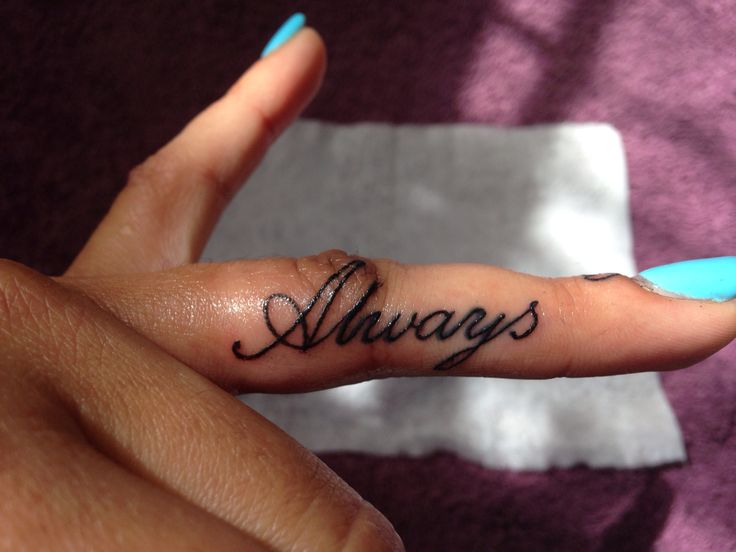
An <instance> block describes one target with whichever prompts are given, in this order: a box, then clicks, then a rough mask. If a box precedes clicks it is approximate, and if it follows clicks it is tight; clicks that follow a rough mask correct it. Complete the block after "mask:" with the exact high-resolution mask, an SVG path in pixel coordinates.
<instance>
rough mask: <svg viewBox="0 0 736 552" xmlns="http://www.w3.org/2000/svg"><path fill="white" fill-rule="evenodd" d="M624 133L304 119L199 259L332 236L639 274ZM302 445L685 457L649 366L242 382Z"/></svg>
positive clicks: (262, 252)
mask: <svg viewBox="0 0 736 552" xmlns="http://www.w3.org/2000/svg"><path fill="white" fill-rule="evenodd" d="M631 236H632V234H631V226H630V215H629V205H628V185H627V179H626V164H625V157H624V151H623V146H622V142H621V138H620V136H619V134H618V133H617V132H616V130H615V129H613V128H612V127H611V126H609V125H605V124H560V125H550V126H540V127H530V128H521V129H501V128H494V127H486V126H474V125H424V126H391V125H385V124H359V125H350V126H340V125H332V124H326V123H321V122H316V121H300V122H298V123H297V124H296V125H294V126H293V127H292V128H291V129H289V130H288V131H287V133H286V134H285V135H284V136H283V137H282V138H281V139H279V141H278V142H277V143H276V144H275V145H274V147H273V149H272V150H271V151H270V152H269V154H268V156H267V158H266V160H265V162H264V163H263V165H262V166H261V167H260V168H259V169H258V171H257V172H256V173H255V174H254V176H253V177H252V178H251V179H250V181H249V183H248V184H247V186H246V187H245V188H244V189H243V190H242V191H241V192H240V193H239V194H238V196H237V197H236V198H235V200H234V201H233V203H232V204H231V205H230V207H229V208H228V209H227V211H226V212H225V214H224V216H223V218H222V220H221V222H220V224H219V225H218V227H217V229H216V230H215V233H214V235H213V237H212V239H211V240H210V243H209V244H208V246H207V249H206V250H205V253H204V259H205V260H218V261H219V260H227V259H233V258H241V257H260V256H271V255H304V254H312V253H317V252H319V251H322V250H325V249H331V248H340V249H345V250H347V251H348V252H351V253H358V254H360V255H364V256H377V257H390V258H394V259H397V260H400V261H404V262H414V263H428V262H481V263H490V264H495V265H499V266H503V267H506V268H511V269H514V270H519V271H523V272H530V273H533V274H538V275H545V276H558V275H572V274H582V273H596V272H610V271H617V272H621V273H624V274H632V273H634V272H635V266H634V260H633V257H632V237H631ZM241 398H242V400H244V401H245V402H246V403H247V404H249V405H250V406H252V407H253V408H255V409H256V410H258V411H259V412H260V413H261V414H263V415H264V416H266V417H267V418H269V419H270V420H272V421H273V422H275V423H276V424H277V425H279V426H280V427H282V428H283V429H284V430H285V431H287V432H288V433H289V434H291V435H292V436H293V437H295V438H296V439H297V440H298V441H300V442H301V443H303V444H304V445H306V446H307V447H309V448H311V449H312V450H315V451H318V452H323V451H362V452H368V453H377V454H412V455H421V454H425V453H430V452H434V451H437V450H450V451H455V452H457V453H458V454H460V455H462V456H464V457H466V458H469V459H473V460H476V461H478V462H480V463H482V464H484V465H486V466H489V467H496V468H516V469H545V468H549V467H566V466H572V465H576V464H585V465H588V466H592V467H627V468H633V467H640V466H652V465H657V464H663V463H670V462H676V461H682V460H683V459H684V458H685V451H684V446H683V443H682V437H681V434H680V431H679V427H678V425H677V421H676V419H675V417H674V415H673V412H672V410H671V408H670V406H669V404H668V403H667V399H666V397H665V395H664V393H663V391H662V388H661V386H660V383H659V377H658V376H657V375H656V374H651V373H645V374H635V375H629V376H618V377H607V378H585V379H558V380H550V381H518V380H505V379H483V378H464V377H454V378H453V377H451V378H436V377H432V378H430V377H427V378H395V379H388V380H380V381H372V382H365V383H360V384H356V385H349V386H344V387H340V388H336V389H331V390H326V391H318V392H312V393H305V394H296V395H259V394H252V395H248V396H243V397H241Z"/></svg>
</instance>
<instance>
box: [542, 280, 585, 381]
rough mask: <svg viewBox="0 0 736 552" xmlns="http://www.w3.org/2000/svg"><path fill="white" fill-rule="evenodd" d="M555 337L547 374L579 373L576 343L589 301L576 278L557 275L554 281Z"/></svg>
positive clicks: (579, 338) (583, 324) (583, 329)
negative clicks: (552, 361) (551, 368)
mask: <svg viewBox="0 0 736 552" xmlns="http://www.w3.org/2000/svg"><path fill="white" fill-rule="evenodd" d="M554 299H555V305H556V311H557V312H556V313H555V314H556V317H555V318H556V319H557V322H558V326H559V332H560V334H559V338H558V339H556V340H555V357H556V359H557V360H556V362H555V369H554V373H553V374H552V375H551V377H575V376H577V375H579V373H580V368H581V367H580V365H579V364H580V362H579V358H580V356H581V355H580V353H581V350H580V347H581V344H582V343H583V342H584V339H583V332H584V331H585V327H586V324H585V320H586V318H587V317H588V316H589V313H590V309H591V304H590V300H589V293H588V290H587V289H586V287H585V286H584V285H583V283H582V282H581V281H580V279H578V278H561V279H559V280H556V281H555V284H554Z"/></svg>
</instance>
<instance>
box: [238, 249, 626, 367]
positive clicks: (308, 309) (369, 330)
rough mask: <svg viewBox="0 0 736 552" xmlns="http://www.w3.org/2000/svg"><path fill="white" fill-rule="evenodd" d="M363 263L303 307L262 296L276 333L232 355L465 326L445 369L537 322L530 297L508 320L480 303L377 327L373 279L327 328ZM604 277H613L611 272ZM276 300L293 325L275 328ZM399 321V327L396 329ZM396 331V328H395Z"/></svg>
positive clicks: (438, 333)
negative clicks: (462, 342) (370, 303)
mask: <svg viewBox="0 0 736 552" xmlns="http://www.w3.org/2000/svg"><path fill="white" fill-rule="evenodd" d="M364 266H365V261H360V260H356V261H351V262H349V263H348V264H346V265H345V266H343V267H342V268H341V269H340V270H338V271H337V272H335V273H334V274H333V275H332V276H330V277H329V278H328V279H327V280H326V281H325V283H324V284H323V285H322V287H321V288H320V289H319V290H318V291H317V293H316V294H315V295H314V297H312V298H311V299H310V300H309V302H308V303H307V305H306V306H305V307H303V308H302V307H300V305H299V303H298V302H297V301H296V300H295V299H293V298H292V297H290V296H288V295H286V294H284V293H274V294H272V295H270V296H268V297H267V298H266V299H265V300H264V301H263V306H262V312H263V319H264V322H265V324H266V327H267V328H268V331H269V332H271V335H272V336H273V338H274V339H273V341H272V342H271V343H269V344H268V345H266V346H265V347H263V348H262V349H260V350H258V351H256V352H255V353H250V354H247V353H245V352H243V351H242V343H241V341H240V340H238V341H235V342H233V346H232V351H233V354H234V355H235V357H236V358H238V359H240V360H252V359H256V358H259V357H261V356H263V355H265V354H266V353H267V352H269V351H270V350H272V349H273V348H275V347H276V346H278V345H283V346H285V347H290V348H292V349H297V350H299V351H302V352H305V351H308V350H309V349H312V348H314V347H316V346H317V345H319V344H320V343H322V342H323V341H325V340H326V339H328V338H329V337H330V336H332V335H334V336H335V337H334V339H335V343H336V344H338V345H347V344H348V343H350V342H351V341H353V340H354V339H355V338H356V337H358V335H360V342H361V343H365V344H371V343H375V342H376V341H379V340H383V341H384V342H386V343H394V342H395V341H398V340H399V339H401V338H402V337H404V336H405V335H406V334H407V333H409V332H413V333H414V337H415V339H417V340H419V341H427V340H429V339H432V338H433V337H434V338H435V339H437V340H438V341H446V340H448V339H450V338H452V337H453V336H455V335H456V334H457V333H458V332H459V331H460V330H464V331H463V336H464V338H465V340H466V341H468V342H471V344H470V345H469V346H468V347H465V348H463V349H461V350H459V351H457V352H455V353H453V354H451V355H450V356H448V357H447V358H445V359H444V360H442V361H440V362H439V363H437V364H436V365H435V366H434V369H435V370H449V369H451V368H454V367H455V366H458V365H459V364H461V363H463V362H465V361H466V360H467V359H468V358H470V357H471V356H473V355H474V354H475V353H476V352H477V351H478V349H480V348H481V347H482V346H483V345H486V344H487V343H490V342H491V341H493V340H494V339H497V338H498V337H500V336H502V335H504V334H507V335H509V336H510V337H511V338H512V339H514V340H519V339H524V338H526V337H528V336H530V335H531V334H532V333H533V332H534V330H535V329H536V327H537V325H538V323H539V316H538V314H537V310H536V308H537V306H538V305H539V302H538V301H532V302H531V303H529V306H528V308H527V309H526V310H525V311H524V312H522V313H521V314H520V315H518V316H516V317H515V318H513V319H511V320H509V321H507V316H506V314H505V313H499V314H497V315H496V316H495V317H494V318H493V319H491V320H489V321H487V320H486V319H487V317H488V313H487V311H486V310H485V309H483V308H481V307H474V308H472V309H470V310H469V311H468V312H467V313H466V314H465V315H464V316H463V317H462V318H461V319H460V320H459V321H458V322H456V323H455V324H452V320H453V319H454V318H455V316H456V314H457V313H456V312H455V311H450V310H444V309H440V310H436V311H433V312H430V313H429V314H426V315H424V316H422V317H420V315H419V314H418V313H417V312H413V313H412V314H411V315H410V316H409V318H408V321H407V322H406V324H402V323H401V320H402V317H403V313H402V312H398V313H396V314H394V315H392V316H391V317H390V318H388V322H386V324H385V325H384V326H383V327H381V326H380V323H381V320H382V318H386V317H385V316H384V313H383V312H381V311H373V312H370V313H368V314H363V315H362V316H361V313H362V311H363V308H364V307H365V306H366V304H367V303H368V301H369V300H370V298H371V297H372V296H373V295H374V294H375V293H376V291H377V290H378V289H379V287H380V286H381V284H380V283H379V282H378V281H377V280H376V281H374V282H372V283H371V284H370V285H369V286H368V289H366V291H364V292H363V294H362V295H361V296H360V297H359V298H358V300H357V301H356V302H355V304H354V305H353V306H352V307H350V309H348V310H347V312H345V313H344V314H343V315H342V317H341V318H340V319H339V321H338V322H337V323H336V324H335V325H334V326H332V327H331V328H329V329H327V330H326V331H325V330H324V327H325V320H326V318H327V316H328V314H329V313H330V311H331V309H332V307H333V304H334V302H335V299H336V298H337V297H338V296H339V294H340V292H341V290H342V289H343V287H344V286H345V284H346V283H347V282H348V281H349V280H350V278H351V277H352V276H353V275H354V274H355V273H356V272H357V271H358V270H359V269H361V268H363V267H364ZM605 276H607V277H612V276H613V275H610V276H608V275H605ZM586 278H587V277H586ZM601 279H606V278H601ZM276 304H280V305H283V306H285V307H286V308H287V309H288V311H291V312H292V313H293V316H294V318H293V321H292V322H291V325H290V326H288V327H287V328H285V329H284V330H279V329H277V328H276V327H275V326H274V324H273V321H272V316H273V312H272V311H273V308H274V307H275V306H276ZM312 312H314V313H315V314H316V321H315V322H314V327H313V328H310V325H309V323H308V321H307V318H308V317H309V315H310V314H311V313H312ZM484 322H485V325H484ZM400 326H403V327H402V328H401V329H399V330H397V328H399V327H400ZM520 328H524V329H523V331H519V329H520ZM394 330H397V331H396V332H395V333H394ZM295 335H296V336H298V339H297V338H295Z"/></svg>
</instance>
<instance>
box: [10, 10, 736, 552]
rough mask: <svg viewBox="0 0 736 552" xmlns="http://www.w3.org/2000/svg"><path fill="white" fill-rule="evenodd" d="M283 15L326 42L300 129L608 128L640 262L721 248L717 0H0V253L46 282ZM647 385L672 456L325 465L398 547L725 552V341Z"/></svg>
mask: <svg viewBox="0 0 736 552" xmlns="http://www.w3.org/2000/svg"><path fill="white" fill-rule="evenodd" d="M296 9H301V10H303V11H305V12H306V14H307V16H308V19H309V21H310V23H311V25H312V26H314V27H316V28H317V29H318V30H320V31H321V32H322V33H323V36H324V37H325V40H326V42H327V44H328V48H329V51H330V67H329V70H328V73H327V78H326V82H325V86H324V89H323V91H322V92H321V94H320V95H319V96H318V98H317V99H316V101H315V102H314V104H313V105H312V106H311V107H310V108H309V110H308V113H307V115H308V116H310V117H313V118H320V119H323V120H329V121H338V122H352V121H364V120H370V121H387V122H393V123H409V122H411V123H425V122H427V123H428V122H455V121H473V122H481V123H491V124H502V125H521V124H532V123H544V122H558V121H608V122H611V123H612V124H613V125H615V126H616V127H617V128H619V129H620V130H621V131H622V133H623V136H624V142H625V146H626V150H627V156H628V160H629V168H630V179H631V190H632V211H633V217H634V228H635V240H636V256H637V261H638V262H639V263H640V266H641V267H648V266H652V265H654V264H659V263H663V262H668V261H674V260H679V259H684V258H694V257H703V256H714V255H726V254H731V255H733V254H736V240H735V239H734V237H735V236H736V53H735V52H736V50H735V49H734V37H735V34H734V29H735V28H736V3H734V2H733V1H732V0H699V1H696V0H670V1H666V0H630V1H624V0H618V1H612V0H610V1H602V0H595V1H594V0H577V1H573V0H551V1H548V2H538V1H534V0H513V1H512V0H506V1H505V2H496V1H488V0H486V1H481V0H467V1H464V2H460V1H457V2H446V1H441V0H423V1H422V2H415V1H409V0H405V1H395V0H394V1H392V0H373V1H372V2H365V1H358V0H342V1H340V2H329V1H326V0H322V1H304V2H300V3H297V4H292V3H290V2H285V1H281V0H279V1H273V0H272V1H268V2H248V1H242V0H241V1H235V0H219V1H218V0H201V1H199V2H191V3H182V2H177V1H174V0H167V1H156V2H154V1H149V2H143V1H128V2H122V1H120V0H110V1H107V2H99V3H97V4H96V5H95V4H92V5H82V3H80V2H71V1H62V0H59V1H56V2H53V3H52V2H48V3H47V2H41V1H29V0H6V1H5V2H4V3H3V5H2V7H0V21H2V23H1V25H2V26H3V28H4V32H3V33H2V34H3V40H2V41H0V53H1V54H2V68H1V69H0V76H1V79H2V92H1V94H2V102H0V113H1V116H0V120H1V121H2V124H1V126H0V139H1V140H2V142H0V143H1V144H2V150H3V151H2V154H1V156H0V159H1V164H0V170H1V171H2V172H1V175H2V181H3V189H2V190H3V192H2V194H1V195H0V228H1V231H0V255H1V256H4V257H10V258H13V259H18V260H21V261H23V262H25V263H28V264H30V265H32V266H34V267H36V268H38V269H40V270H43V271H47V272H52V273H58V272H61V271H62V270H63V269H64V267H65V266H66V265H67V264H68V262H69V261H70V260H71V258H72V256H73V255H74V253H75V251H77V250H78V249H79V247H80V246H81V244H82V243H83V241H84V240H85V238H86V236H87V235H88V234H89V233H90V231H91V230H92V229H93V228H94V226H95V224H96V222H97V221H98V220H99V219H100V217H101V216H102V215H103V214H104V212H105V210H106V208H107V206H108V205H109V203H110V202H111V200H112V198H113V197H114V195H115V193H116V192H117V190H118V189H119V188H120V187H121V186H122V185H123V184H124V182H125V177H126V173H127V171H128V169H129V168H130V167H132V166H133V165H134V164H135V163H137V162H140V161H141V160H142V159H143V158H144V157H145V156H146V155H147V154H148V153H150V152H152V151H154V150H155V149H156V148H157V147H158V146H160V145H161V144H162V143H163V142H164V141H166V140H167V139H168V138H169V137H171V136H172V135H173V134H174V133H175V132H176V131H177V130H178V129H179V128H180V127H181V126H182V125H183V124H184V123H185V122H186V121H187V120H188V119H189V118H190V117H191V116H193V115H194V114H195V113H196V112H198V111H199V110H200V109H201V108H202V107H204V106H205V105H206V104H207V103H208V102H209V101H211V100H213V99H214V98H215V97H217V95H219V94H220V93H221V92H223V91H224V90H225V88H226V87H227V86H228V85H229V84H230V83H231V82H232V81H234V80H235V79H236V78H237V76H238V75H239V74H240V73H241V71H242V70H243V69H244V68H245V67H247V65H248V64H249V63H250V62H251V61H252V60H254V59H255V58H256V57H257V55H258V53H259V51H260V48H261V47H262V46H263V44H264V43H265V41H266V40H267V38H268V37H269V36H270V34H271V33H272V32H273V31H274V30H275V28H276V27H277V26H278V25H279V24H280V23H281V21H282V20H283V19H285V18H286V16H288V15H289V14H290V13H291V12H292V11H294V10H296ZM416 10H418V11H416ZM664 384H665V388H666V391H667V394H668V396H669V398H670V400H671V401H672V404H673V405H674V408H675V410H676V413H677V416H678V418H679V420H680V422H681V424H682V427H683V431H684V435H685V440H686V444H687V449H688V453H689V456H690V460H689V462H688V463H687V465H684V466H670V467H666V468H662V469H650V470H638V471H610V470H606V471H591V470H587V469H584V468H578V469H572V470H564V471H553V472H550V473H527V474H518V473H511V472H505V471H494V470H487V469H484V468H482V467H480V466H478V465H476V464H473V463H470V462H466V461H464V460H462V459H459V458H457V457H455V456H453V455H450V454H438V455H436V456H432V457H429V458H422V459H408V458H375V457H370V456H366V455H357V454H329V455H324V460H325V461H326V462H327V463H328V464H329V465H330V466H332V467H333V468H334V469H335V470H336V471H337V472H338V473H339V474H340V475H342V476H343V477H344V478H345V479H346V480H347V481H348V482H350V483H351V484H352V485H353V486H354V487H355V488H356V489H357V490H358V491H359V492H361V493H362V494H363V495H364V496H365V497H366V498H368V499H369V500H371V501H372V502H373V503H374V504H375V505H376V506H377V507H378V508H379V509H381V510H382V511H383V512H384V513H385V514H386V515H387V516H388V517H389V518H390V519H391V521H392V522H393V523H394V524H395V526H396V528H397V530H398V531H399V533H400V534H401V535H402V537H403V538H404V540H405V542H406V545H407V548H408V549H409V550H443V551H444V550H489V549H502V550H540V549H544V550H553V549H564V550H649V549H652V548H657V549H660V550H668V551H669V550H673V551H693V550H697V551H699V550H721V551H722V550H736V431H735V430H734V428H735V427H736V345H735V344H732V345H731V346H730V347H728V348H726V350H724V351H722V352H720V353H719V354H717V355H716V356H714V357H712V358H711V359H709V360H707V361H705V362H703V363H701V364H700V365H699V366H697V367H695V368H692V369H689V370H685V371H680V372H677V373H670V374H666V375H665V376H664Z"/></svg>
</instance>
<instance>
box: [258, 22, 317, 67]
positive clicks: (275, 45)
mask: <svg viewBox="0 0 736 552" xmlns="http://www.w3.org/2000/svg"><path fill="white" fill-rule="evenodd" d="M306 21H307V18H306V17H304V14H303V13H295V14H294V15H292V16H291V17H289V19H287V20H286V21H285V22H284V24H283V25H281V27H279V30H278V31H276V32H275V33H274V35H273V36H272V37H271V40H269V41H268V44H266V47H265V48H264V49H263V51H262V52H261V57H266V56H267V55H268V54H270V53H271V52H273V51H274V50H277V49H279V48H280V47H281V46H283V45H284V44H285V43H286V42H288V41H289V39H290V38H291V37H292V36H294V35H295V34H296V33H297V32H298V31H299V29H301V28H302V27H303V26H304V23H305V22H306Z"/></svg>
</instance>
